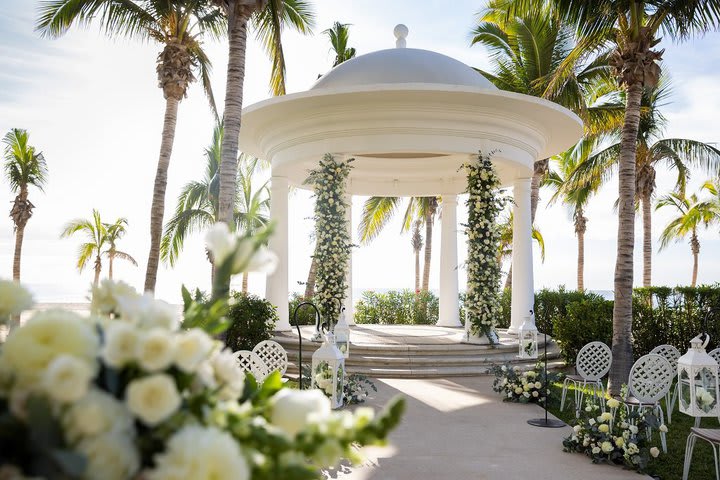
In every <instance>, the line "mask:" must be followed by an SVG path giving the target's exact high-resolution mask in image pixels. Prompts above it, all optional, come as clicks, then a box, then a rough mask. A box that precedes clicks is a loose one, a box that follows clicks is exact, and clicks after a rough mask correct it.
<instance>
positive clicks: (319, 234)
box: [307, 154, 353, 322]
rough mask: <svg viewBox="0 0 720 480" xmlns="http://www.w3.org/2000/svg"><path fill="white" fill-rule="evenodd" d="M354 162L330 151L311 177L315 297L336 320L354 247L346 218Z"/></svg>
mask: <svg viewBox="0 0 720 480" xmlns="http://www.w3.org/2000/svg"><path fill="white" fill-rule="evenodd" d="M352 161H353V160H352V159H350V160H346V161H338V160H336V159H335V158H334V157H333V156H332V155H330V154H326V155H325V156H324V157H323V159H322V160H321V161H320V164H319V166H318V168H316V169H314V170H312V171H311V172H310V175H309V176H308V179H307V183H309V184H311V185H313V190H314V191H315V242H316V248H315V260H316V263H317V280H316V287H317V288H316V292H315V298H316V300H317V303H318V305H319V307H320V311H321V312H322V313H323V315H324V316H325V318H326V319H329V320H331V321H332V322H334V321H335V320H336V319H337V318H338V316H339V314H340V307H341V303H340V302H339V301H338V300H340V301H342V300H343V299H344V298H345V295H346V289H347V284H346V282H345V270H347V265H348V261H349V258H350V251H351V249H352V246H353V245H352V239H351V238H350V234H349V233H348V225H347V219H346V217H345V211H346V210H347V208H349V205H347V204H346V203H345V185H346V183H347V178H348V176H349V175H350V170H351V169H352V167H351V166H350V162H352Z"/></svg>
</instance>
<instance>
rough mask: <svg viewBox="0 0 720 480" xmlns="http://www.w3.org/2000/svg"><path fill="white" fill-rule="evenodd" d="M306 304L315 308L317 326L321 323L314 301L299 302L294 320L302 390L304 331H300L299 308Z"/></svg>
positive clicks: (301, 387) (294, 313)
mask: <svg viewBox="0 0 720 480" xmlns="http://www.w3.org/2000/svg"><path fill="white" fill-rule="evenodd" d="M305 305H308V306H310V307H312V308H313V309H315V325H316V326H317V325H319V324H320V310H318V308H317V307H316V306H315V304H314V303H312V302H302V303H301V304H299V305H298V306H297V307H295V311H294V312H293V322H294V323H295V328H297V332H298V372H299V374H300V379H299V385H298V387H299V388H300V390H302V389H303V381H302V380H303V373H302V332H300V324H299V323H298V321H297V313H298V310H300V307H302V306H305Z"/></svg>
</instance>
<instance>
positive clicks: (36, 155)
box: [2, 128, 48, 282]
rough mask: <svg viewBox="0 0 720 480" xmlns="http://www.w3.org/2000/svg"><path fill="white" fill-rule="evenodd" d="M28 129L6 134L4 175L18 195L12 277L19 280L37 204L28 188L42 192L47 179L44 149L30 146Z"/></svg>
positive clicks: (14, 207)
mask: <svg viewBox="0 0 720 480" xmlns="http://www.w3.org/2000/svg"><path fill="white" fill-rule="evenodd" d="M29 141H30V135H29V134H28V132H27V130H23V129H20V128H13V129H12V130H10V131H9V132H8V133H6V134H5V136H4V137H3V140H2V143H3V144H4V145H5V149H4V151H3V161H4V165H3V166H4V168H5V177H6V178H7V180H8V183H9V184H10V191H11V192H12V193H15V194H17V195H16V196H15V200H13V205H12V208H11V209H10V218H12V220H13V224H14V226H15V254H14V256H13V280H15V281H16V282H19V281H20V259H21V257H22V245H23V239H24V238H25V226H26V225H27V222H28V220H30V217H32V213H33V212H32V211H33V208H35V205H33V204H32V202H30V200H29V199H28V194H29V190H28V188H29V187H31V186H33V187H36V188H38V189H39V190H40V191H41V192H42V191H43V187H44V186H45V182H46V181H47V176H48V170H47V164H46V163H45V157H44V156H43V154H42V152H38V151H36V150H35V147H34V146H32V145H30V143H29Z"/></svg>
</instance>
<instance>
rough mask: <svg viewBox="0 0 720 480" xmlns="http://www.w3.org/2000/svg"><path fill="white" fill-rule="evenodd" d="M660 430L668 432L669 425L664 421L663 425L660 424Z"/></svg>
mask: <svg viewBox="0 0 720 480" xmlns="http://www.w3.org/2000/svg"><path fill="white" fill-rule="evenodd" d="M660 431H661V432H663V433H667V431H668V427H667V425H665V424H664V423H663V424H662V425H660Z"/></svg>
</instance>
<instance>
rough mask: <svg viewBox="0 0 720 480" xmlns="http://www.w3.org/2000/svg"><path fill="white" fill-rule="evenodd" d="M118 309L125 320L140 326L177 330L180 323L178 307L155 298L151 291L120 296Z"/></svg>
mask: <svg viewBox="0 0 720 480" xmlns="http://www.w3.org/2000/svg"><path fill="white" fill-rule="evenodd" d="M118 310H119V311H120V316H121V318H122V319H123V320H124V321H127V322H130V323H133V324H135V325H137V326H139V327H140V328H153V327H159V328H164V329H167V330H177V328H178V327H179V325H180V320H179V317H178V312H177V309H176V308H175V307H173V306H172V305H170V304H168V303H167V302H164V301H162V300H156V299H154V298H153V297H152V295H150V294H149V293H146V294H145V295H143V296H134V297H118Z"/></svg>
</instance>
